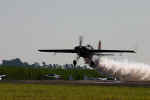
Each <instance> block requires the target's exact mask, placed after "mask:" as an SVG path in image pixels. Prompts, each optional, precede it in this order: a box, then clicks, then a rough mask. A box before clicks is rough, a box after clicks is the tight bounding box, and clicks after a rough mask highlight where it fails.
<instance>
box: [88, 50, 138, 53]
mask: <svg viewBox="0 0 150 100" xmlns="http://www.w3.org/2000/svg"><path fill="white" fill-rule="evenodd" d="M90 52H95V53H136V52H135V51H134V50H90Z"/></svg>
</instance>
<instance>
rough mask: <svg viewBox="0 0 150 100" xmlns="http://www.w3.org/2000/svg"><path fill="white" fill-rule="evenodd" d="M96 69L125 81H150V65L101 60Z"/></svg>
mask: <svg viewBox="0 0 150 100" xmlns="http://www.w3.org/2000/svg"><path fill="white" fill-rule="evenodd" d="M96 69H98V70H100V71H102V72H104V73H106V74H111V75H115V76H116V77H118V78H119V79H120V80H124V81H150V65H147V64H143V63H134V62H129V61H128V60H124V61H117V60H113V59H108V58H104V57H102V58H100V60H99V63H98V66H97V67H96Z"/></svg>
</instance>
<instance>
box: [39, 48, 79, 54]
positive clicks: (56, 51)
mask: <svg viewBox="0 0 150 100" xmlns="http://www.w3.org/2000/svg"><path fill="white" fill-rule="evenodd" d="M38 51H40V52H54V53H77V52H76V51H75V50H74V49H51V50H48V49H47V50H38Z"/></svg>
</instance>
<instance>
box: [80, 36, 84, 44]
mask: <svg viewBox="0 0 150 100" xmlns="http://www.w3.org/2000/svg"><path fill="white" fill-rule="evenodd" d="M82 43H83V36H80V37H79V46H82Z"/></svg>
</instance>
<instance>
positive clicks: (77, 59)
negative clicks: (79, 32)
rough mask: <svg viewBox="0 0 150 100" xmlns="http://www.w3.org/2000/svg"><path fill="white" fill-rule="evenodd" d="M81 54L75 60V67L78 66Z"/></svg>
mask: <svg viewBox="0 0 150 100" xmlns="http://www.w3.org/2000/svg"><path fill="white" fill-rule="evenodd" d="M79 59H80V56H77V58H76V60H73V65H74V67H75V66H77V62H78V61H79Z"/></svg>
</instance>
